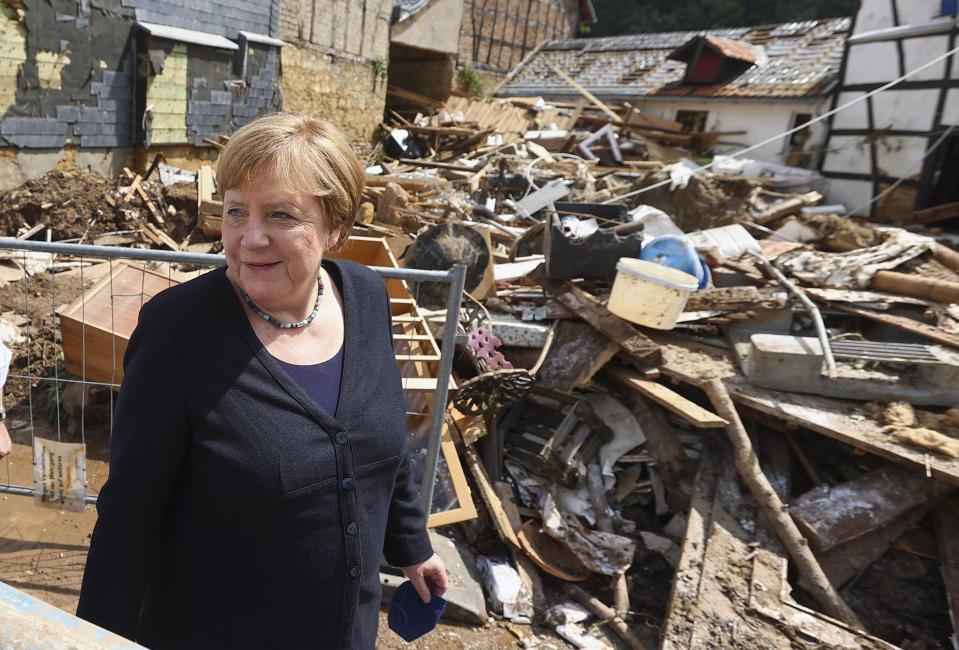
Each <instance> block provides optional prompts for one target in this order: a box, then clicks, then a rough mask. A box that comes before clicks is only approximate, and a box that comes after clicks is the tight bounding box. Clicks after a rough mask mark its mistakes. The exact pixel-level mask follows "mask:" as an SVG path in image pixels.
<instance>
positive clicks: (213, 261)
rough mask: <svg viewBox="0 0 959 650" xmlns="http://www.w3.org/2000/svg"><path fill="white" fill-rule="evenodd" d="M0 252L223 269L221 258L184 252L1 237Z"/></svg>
mask: <svg viewBox="0 0 959 650" xmlns="http://www.w3.org/2000/svg"><path fill="white" fill-rule="evenodd" d="M0 249H7V250H28V251H35V252H38V253H52V254H58V255H71V256H73V257H100V258H104V259H116V258H121V257H124V258H128V259H133V260H142V261H148V262H172V263H175V264H202V265H204V266H222V265H223V264H225V263H226V258H225V257H224V256H223V255H210V254H208V253H186V252H183V251H164V250H153V249H144V248H123V247H121V246H94V245H92V244H64V243H59V242H43V241H24V240H21V239H13V238H11V237H0Z"/></svg>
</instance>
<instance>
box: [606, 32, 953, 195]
mask: <svg viewBox="0 0 959 650" xmlns="http://www.w3.org/2000/svg"><path fill="white" fill-rule="evenodd" d="M956 52H959V47H954V48H952V49H951V50H949V51H948V52H946V53H945V54H940V55H939V56H937V57H936V58H934V59H932V60H931V61H927V62H926V63H923V64H922V65H921V66H919V67H918V68H915V69H913V70H910V71H909V72H907V73H906V74H904V75H902V76H901V77H899V78H898V79H893V80H892V81H890V82H889V83H886V84H883V85H882V86H880V87H879V88H876V89H875V90H871V91H869V92H868V93H865V94H864V95H861V96H859V97H856V98H855V99H851V100H849V101H848V102H846V103H845V104H843V105H842V106H837V107H836V108H834V109H832V110H830V111H826V112H825V113H823V114H822V115H817V116H816V117H814V118H812V119H811V120H809V121H808V122H806V123H804V124H800V125H799V126H794V127H793V128H791V129H789V130H788V131H784V132H782V133H780V134H779V135H774V136H772V137H771V138H766V139H765V140H763V141H762V142H759V143H757V144H754V145H752V146H749V147H746V148H745V149H741V150H740V151H737V152H735V153H732V154H730V156H731V157H736V156H741V155H743V154H746V153H749V152H750V151H755V150H756V149H759V148H760V147H764V146H766V145H767V144H770V143H771V142H776V141H777V140H779V139H781V138H784V137H786V136H789V135H792V134H793V133H796V132H797V131H801V130H802V129H805V128H806V127H808V126H810V125H812V124H816V123H817V122H821V121H823V120H824V119H826V118H827V117H831V116H833V115H835V114H836V113H840V112H842V111H844V110H846V109H847V108H850V107H851V106H855V105H856V104H858V103H859V102H862V101H865V100H866V99H869V98H870V97H872V96H874V95H878V94H879V93H881V92H884V91H886V90H889V89H890V88H892V87H894V86H897V85H899V84H900V83H902V82H903V81H905V80H906V79H909V78H910V77H912V76H915V75H917V74H919V73H920V72H922V71H923V70H925V69H926V68H929V67H931V66H933V65H935V64H937V63H939V62H940V61H942V60H943V59H948V58H949V57H950V56H952V55H953V54H955V53H956ZM715 164H716V163H715V161H713V162H710V163H708V164H706V165H701V166H699V167H697V168H695V169H693V170H692V173H693V174H699V173H701V172H704V171H706V170H707V169H710V168H711V167H712V166H713V165H715ZM670 183H672V179H666V180H665V181H660V182H659V183H654V184H652V185H649V186H647V187H642V188H640V189H638V190H633V191H632V192H627V193H626V194H620V195H619V196H614V197H612V198H609V199H606V200H605V201H602V203H613V202H615V201H622V200H623V199H627V198H630V197H632V196H637V195H639V194H644V193H646V192H650V191H652V190H655V189H657V188H659V187H663V186H664V185H669V184H670Z"/></svg>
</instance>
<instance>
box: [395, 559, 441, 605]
mask: <svg viewBox="0 0 959 650" xmlns="http://www.w3.org/2000/svg"><path fill="white" fill-rule="evenodd" d="M403 574H404V575H405V576H406V577H407V578H409V580H410V582H412V583H413V588H414V589H416V593H418V594H419V595H420V598H422V599H423V602H424V603H429V602H430V600H432V598H433V596H432V595H431V594H430V592H431V591H432V592H433V593H434V594H436V595H437V596H442V595H443V594H444V593H446V565H445V564H443V560H441V559H440V556H439V555H437V554H436V553H433V555H432V556H430V557H429V558H428V559H426V560H425V561H423V562H420V563H419V564H414V565H412V566H407V567H403Z"/></svg>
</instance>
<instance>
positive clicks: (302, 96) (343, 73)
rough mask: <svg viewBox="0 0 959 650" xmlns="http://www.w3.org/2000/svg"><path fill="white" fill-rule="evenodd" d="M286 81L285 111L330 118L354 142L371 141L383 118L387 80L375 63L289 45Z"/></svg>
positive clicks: (285, 65) (284, 89)
mask: <svg viewBox="0 0 959 650" xmlns="http://www.w3.org/2000/svg"><path fill="white" fill-rule="evenodd" d="M384 64H385V60H384ZM282 83H283V108H284V110H288V111H303V112H306V113H311V114H313V115H316V116H317V117H322V118H324V119H328V120H330V121H331V122H333V123H334V124H336V125H337V126H338V127H339V128H340V129H341V130H342V131H343V133H345V134H346V136H347V138H349V139H350V141H352V142H356V143H365V142H368V141H369V140H370V138H371V137H372V135H373V131H374V130H375V129H376V127H377V125H378V124H379V123H380V122H381V121H382V119H383V106H384V104H385V101H386V83H385V81H383V80H382V79H380V78H379V77H378V76H377V73H376V70H375V69H374V66H373V65H372V64H371V63H367V62H364V61H355V60H346V59H339V58H334V57H333V56H331V55H328V54H324V53H322V52H318V51H316V50H310V49H306V48H297V47H290V46H287V47H284V48H283V78H282Z"/></svg>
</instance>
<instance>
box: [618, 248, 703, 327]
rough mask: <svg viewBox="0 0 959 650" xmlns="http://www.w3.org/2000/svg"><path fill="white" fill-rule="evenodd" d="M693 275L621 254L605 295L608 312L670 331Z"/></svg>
mask: <svg viewBox="0 0 959 650" xmlns="http://www.w3.org/2000/svg"><path fill="white" fill-rule="evenodd" d="M696 287H697V281H696V278H694V277H693V276H691V275H690V274H688V273H684V272H682V271H679V270H677V269H674V268H671V267H668V266H662V265H660V264H655V263H653V262H647V261H645V260H638V259H635V258H632V257H623V258H621V259H620V260H619V262H617V263H616V279H615V280H614V281H613V291H612V293H610V294H609V304H608V305H607V306H608V308H609V311H611V312H613V313H614V314H616V315H617V316H619V317H620V318H625V319H626V320H628V321H630V322H632V323H636V324H637V325H643V326H645V327H652V328H653V329H658V330H671V329H673V327H674V326H675V325H676V319H677V318H679V315H680V314H681V313H682V312H683V308H684V307H685V306H686V301H687V300H688V299H689V294H691V293H692V292H693V291H695V290H696Z"/></svg>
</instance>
